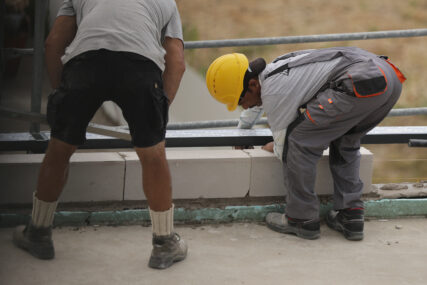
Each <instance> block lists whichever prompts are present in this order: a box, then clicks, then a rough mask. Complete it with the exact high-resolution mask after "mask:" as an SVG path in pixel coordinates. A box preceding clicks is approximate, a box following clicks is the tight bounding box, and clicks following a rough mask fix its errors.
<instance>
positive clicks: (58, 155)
mask: <svg viewBox="0 0 427 285" xmlns="http://www.w3.org/2000/svg"><path fill="white" fill-rule="evenodd" d="M76 149H77V146H75V145H71V144H68V143H66V142H63V141H61V140H58V139H55V138H51V140H50V141H49V145H48V148H47V151H46V156H47V157H52V158H54V159H56V160H61V159H64V160H68V159H69V158H70V157H71V155H72V154H73V153H74V152H75V151H76Z"/></svg>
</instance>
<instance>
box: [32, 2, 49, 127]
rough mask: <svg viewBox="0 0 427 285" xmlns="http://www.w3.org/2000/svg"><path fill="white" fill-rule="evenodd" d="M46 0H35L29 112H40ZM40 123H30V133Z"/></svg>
mask: <svg viewBox="0 0 427 285" xmlns="http://www.w3.org/2000/svg"><path fill="white" fill-rule="evenodd" d="M48 2H49V1H48V0H37V1H34V4H35V7H34V8H35V19H34V57H33V84H32V92H31V112H34V113H40V112H41V101H42V88H43V73H44V36H45V23H46V22H45V21H46V16H47V9H48ZM39 132H40V125H39V124H37V123H33V124H31V127H30V133H32V134H35V135H38V134H39Z"/></svg>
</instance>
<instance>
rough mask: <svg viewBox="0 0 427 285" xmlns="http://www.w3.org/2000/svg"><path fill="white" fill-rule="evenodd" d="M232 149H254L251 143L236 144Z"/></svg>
mask: <svg viewBox="0 0 427 285" xmlns="http://www.w3.org/2000/svg"><path fill="white" fill-rule="evenodd" d="M234 149H254V147H253V146H252V145H236V146H234Z"/></svg>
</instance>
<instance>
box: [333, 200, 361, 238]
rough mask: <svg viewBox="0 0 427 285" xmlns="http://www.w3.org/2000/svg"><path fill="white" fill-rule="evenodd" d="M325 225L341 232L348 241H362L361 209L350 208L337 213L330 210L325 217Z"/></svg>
mask: <svg viewBox="0 0 427 285" xmlns="http://www.w3.org/2000/svg"><path fill="white" fill-rule="evenodd" d="M326 224H327V225H328V226H329V227H330V228H331V229H333V230H336V231H339V232H341V233H342V234H343V235H344V237H345V238H346V239H348V240H362V239H363V224H364V216H363V208H350V209H344V210H339V211H334V210H330V211H329V212H328V214H327V215H326Z"/></svg>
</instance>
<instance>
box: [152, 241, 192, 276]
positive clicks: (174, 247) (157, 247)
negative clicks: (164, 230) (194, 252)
mask: <svg viewBox="0 0 427 285" xmlns="http://www.w3.org/2000/svg"><path fill="white" fill-rule="evenodd" d="M186 257H187V244H186V243H185V241H184V240H183V239H181V237H180V236H179V235H178V234H177V233H172V234H171V235H169V236H156V235H153V250H152V251H151V257H150V261H149V263H148V266H150V267H151V268H156V269H165V268H168V267H169V266H171V265H172V264H173V263H174V262H177V261H181V260H184V259H185V258H186Z"/></svg>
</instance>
